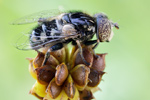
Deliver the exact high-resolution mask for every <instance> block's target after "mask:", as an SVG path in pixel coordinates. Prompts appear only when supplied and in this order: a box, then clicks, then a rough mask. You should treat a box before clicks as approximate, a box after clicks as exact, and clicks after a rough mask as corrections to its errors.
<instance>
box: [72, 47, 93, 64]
mask: <svg viewBox="0 0 150 100" xmlns="http://www.w3.org/2000/svg"><path fill="white" fill-rule="evenodd" d="M83 56H84V58H85V60H86V61H87V62H88V63H90V65H89V66H88V67H91V66H92V62H93V53H92V51H91V49H90V48H83ZM72 64H73V65H72V66H76V65H78V64H85V63H84V62H83V60H82V58H81V55H80V52H79V49H77V50H76V52H75V53H74V55H73V60H72Z"/></svg>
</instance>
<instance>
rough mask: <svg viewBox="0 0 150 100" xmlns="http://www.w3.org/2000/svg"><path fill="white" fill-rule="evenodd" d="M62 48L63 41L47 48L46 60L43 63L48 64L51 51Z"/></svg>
mask: <svg viewBox="0 0 150 100" xmlns="http://www.w3.org/2000/svg"><path fill="white" fill-rule="evenodd" d="M61 48H63V43H57V44H55V45H53V46H51V47H50V48H49V49H48V50H47V52H46V54H45V58H44V62H43V64H42V65H43V66H44V65H45V64H46V62H47V60H48V58H49V57H50V52H53V51H56V50H59V49H61Z"/></svg>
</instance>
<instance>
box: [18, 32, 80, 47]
mask: <svg viewBox="0 0 150 100" xmlns="http://www.w3.org/2000/svg"><path fill="white" fill-rule="evenodd" d="M79 35H80V34H77V33H74V34H72V35H60V36H35V37H36V38H45V39H47V38H49V40H47V41H42V40H38V41H36V42H34V43H32V42H31V41H30V34H24V33H23V34H22V35H21V36H20V37H19V39H17V41H16V43H15V47H16V48H17V49H19V50H36V49H40V48H43V47H46V46H51V45H54V44H56V43H58V42H63V41H65V40H68V39H70V38H76V37H78V36H79ZM33 38H34V37H33ZM31 45H32V46H31Z"/></svg>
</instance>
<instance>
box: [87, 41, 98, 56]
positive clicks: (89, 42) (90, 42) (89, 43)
mask: <svg viewBox="0 0 150 100" xmlns="http://www.w3.org/2000/svg"><path fill="white" fill-rule="evenodd" d="M95 43H96V44H95ZM93 44H95V45H94V47H93V48H92V49H93V54H94V57H95V58H98V56H97V55H96V54H95V51H94V49H95V48H96V47H97V46H98V44H99V40H92V41H86V42H85V43H84V45H93Z"/></svg>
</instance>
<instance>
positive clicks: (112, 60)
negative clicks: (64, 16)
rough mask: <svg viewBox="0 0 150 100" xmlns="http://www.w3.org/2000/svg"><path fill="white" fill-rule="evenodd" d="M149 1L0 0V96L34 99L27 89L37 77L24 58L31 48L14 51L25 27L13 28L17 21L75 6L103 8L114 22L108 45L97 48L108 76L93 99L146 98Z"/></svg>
mask: <svg viewBox="0 0 150 100" xmlns="http://www.w3.org/2000/svg"><path fill="white" fill-rule="evenodd" d="M149 4H150V0H0V100H37V98H35V97H34V96H32V95H29V94H28V92H29V90H30V89H31V87H32V85H33V84H34V82H35V80H34V79H33V78H32V77H31V76H30V74H29V72H28V61H27V60H25V58H26V57H34V56H35V55H36V53H34V51H20V50H17V49H16V48H15V47H14V46H13V45H12V42H13V41H15V40H13V38H14V37H15V36H17V34H19V33H20V32H22V31H23V30H24V29H25V28H26V27H28V25H19V26H14V25H10V24H9V23H10V22H11V21H13V20H15V19H18V18H20V17H23V16H26V15H28V14H32V13H35V12H39V11H42V10H50V9H58V7H59V6H63V7H64V8H66V9H67V10H68V9H79V10H84V11H86V12H89V13H91V14H92V13H93V14H94V13H96V12H105V13H106V14H107V15H108V16H109V18H110V19H111V20H113V21H114V22H118V24H119V25H120V29H119V30H116V29H114V33H115V35H114V38H113V39H112V41H111V42H110V43H102V44H100V45H99V46H98V48H96V52H100V53H105V52H106V53H108V55H107V56H106V69H105V72H107V74H105V75H104V77H103V80H104V81H102V82H101V83H100V85H99V87H100V88H101V89H102V91H99V92H96V93H95V94H94V95H95V97H96V98H97V100H150V53H149V52H150V39H149V37H150V11H149V10H150V5H149Z"/></svg>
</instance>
